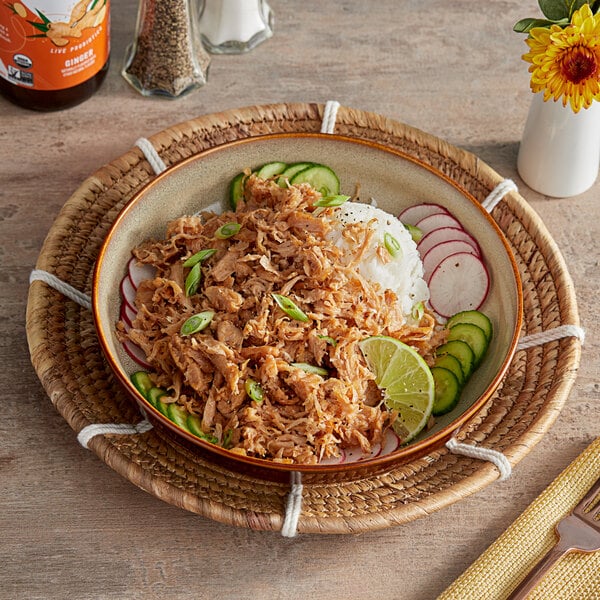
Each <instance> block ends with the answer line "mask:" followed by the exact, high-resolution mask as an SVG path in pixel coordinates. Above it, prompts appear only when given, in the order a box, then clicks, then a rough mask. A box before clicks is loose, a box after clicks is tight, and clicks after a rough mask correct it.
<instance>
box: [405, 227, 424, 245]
mask: <svg viewBox="0 0 600 600" xmlns="http://www.w3.org/2000/svg"><path fill="white" fill-rule="evenodd" d="M404 227H405V229H406V230H407V231H408V233H410V236H411V237H412V239H413V241H414V242H415V244H418V243H419V242H420V241H421V239H422V237H423V232H422V231H421V230H420V229H419V228H418V227H415V226H414V225H408V224H407V223H404Z"/></svg>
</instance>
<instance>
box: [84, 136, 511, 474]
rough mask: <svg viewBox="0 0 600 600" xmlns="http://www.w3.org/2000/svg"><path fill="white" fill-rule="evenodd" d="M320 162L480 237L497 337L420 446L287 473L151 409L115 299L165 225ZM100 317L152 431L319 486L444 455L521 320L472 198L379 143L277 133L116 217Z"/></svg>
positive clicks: (363, 192) (157, 185)
mask: <svg viewBox="0 0 600 600" xmlns="http://www.w3.org/2000/svg"><path fill="white" fill-rule="evenodd" d="M275 160H278V161H284V162H290V163H291V162H299V161H310V162H321V163H324V164H327V165H329V166H330V167H331V168H332V169H334V171H335V172H336V173H337V175H338V176H339V178H340V181H341V186H342V192H343V193H347V194H352V193H353V192H354V190H355V188H356V186H357V184H358V185H359V186H360V197H361V199H362V200H363V201H368V200H370V199H371V198H373V199H375V200H376V202H377V206H379V207H380V208H382V209H384V210H386V211H388V212H390V213H392V214H399V213H400V211H401V210H402V209H403V208H405V207H407V206H409V205H412V204H416V203H419V202H436V203H438V204H441V205H442V206H445V207H447V208H448V209H449V210H450V211H451V212H452V213H453V214H454V215H455V216H456V217H457V218H458V219H459V220H460V222H461V223H462V225H463V227H464V228H465V229H466V230H467V231H469V232H470V233H471V235H473V236H474V237H475V238H476V239H477V241H478V243H479V245H480V247H481V251H482V255H483V257H484V259H485V261H486V265H487V267H488V270H489V274H490V281H491V285H490V289H489V294H488V296H487V299H486V301H485V304H484V305H483V306H482V307H481V310H482V311H483V312H485V313H486V314H487V315H488V316H489V317H490V319H491V320H492V323H493V325H494V332H495V335H494V338H493V340H492V342H491V344H490V347H489V349H488V353H487V355H486V358H485V360H484V361H483V363H482V364H481V365H480V367H479V368H478V369H477V371H476V372H475V373H474V375H473V376H472V377H471V379H470V380H469V382H468V384H467V385H466V387H465V388H464V389H463V392H462V394H461V399H460V402H459V404H458V406H457V407H456V408H455V409H454V410H453V411H452V412H450V413H448V414H447V415H444V416H442V417H438V418H436V422H435V425H434V426H433V427H432V428H431V429H429V430H428V431H426V432H423V433H421V434H420V435H419V436H418V437H417V438H416V439H415V440H414V441H413V442H411V443H410V444H408V445H406V446H401V447H398V448H394V447H391V448H389V449H386V448H384V449H383V450H382V451H380V452H379V453H378V454H377V455H376V456H370V457H363V456H356V455H351V454H348V455H347V456H346V457H345V460H344V461H343V462H339V461H337V462H335V463H333V464H318V465H285V464H280V463H275V462H273V461H269V460H263V459H259V458H251V457H244V456H240V455H237V454H234V453H232V452H230V451H228V450H225V449H223V448H221V447H217V446H215V445H212V444H210V443H207V442H205V441H203V440H201V439H200V438H198V437H196V436H194V435H192V434H191V433H189V432H188V431H186V430H184V429H182V428H180V427H178V426H177V425H175V423H173V422H171V421H170V420H169V419H167V418H166V417H165V416H163V415H162V414H161V413H160V412H159V411H157V410H156V409H155V408H154V407H153V406H151V405H150V404H149V403H148V402H147V401H146V400H145V399H144V398H143V397H142V396H141V395H140V394H139V393H138V391H137V390H136V388H135V387H134V386H133V385H132V383H131V381H130V374H131V373H132V372H133V371H135V370H138V369H139V367H138V366H137V365H136V364H135V363H134V362H133V361H132V360H131V359H130V357H129V355H128V354H127V353H126V352H124V350H123V347H122V345H121V343H120V342H119V341H118V340H117V337H116V334H115V324H116V323H117V321H118V320H119V311H120V306H121V298H120V297H119V293H118V292H117V290H118V289H119V283H120V281H121V280H122V278H123V276H124V274H125V271H126V265H127V262H128V261H129V259H130V258H131V249H132V248H133V247H134V246H136V245H138V244H139V243H140V242H142V241H143V240H145V239H147V238H150V237H154V238H160V237H163V236H164V232H165V227H166V224H167V223H168V222H169V221H170V220H173V219H175V218H177V217H179V216H182V215H186V214H193V213H195V212H197V211H198V210H200V209H202V208H204V207H206V206H208V205H211V204H214V203H215V202H221V203H222V205H223V207H226V206H227V190H228V186H229V182H230V181H231V179H232V177H233V176H235V175H236V174H237V173H239V172H240V171H241V170H243V169H244V168H246V167H250V168H254V167H257V166H259V165H261V164H264V163H267V162H270V161H275ZM92 301H93V314H94V320H95V324H96V328H97V332H98V336H99V339H100V343H101V346H102V349H103V351H104V354H105V356H106V358H107V360H108V362H109V364H110V366H111V368H112V370H113V371H114V373H115V375H116V376H117V378H118V379H119V380H120V382H121V383H122V384H123V386H124V388H125V390H126V391H127V393H128V394H129V395H130V396H131V397H132V398H133V399H134V400H135V401H136V402H137V403H138V405H139V406H140V407H141V408H142V410H143V411H144V412H145V413H146V414H147V415H148V417H149V418H150V419H151V421H152V422H153V424H155V425H156V426H158V427H160V428H161V430H162V431H164V432H166V433H167V435H170V436H171V437H172V438H173V439H174V440H176V441H178V442H180V443H181V444H183V445H185V446H187V447H188V448H190V449H191V450H192V451H193V452H199V453H200V454H201V455H202V456H203V457H204V458H206V459H208V460H211V461H214V462H218V463H222V464H224V465H225V466H226V468H230V469H235V470H237V471H241V472H244V473H250V474H255V475H257V476H259V477H262V478H267V479H275V480H282V479H287V478H288V477H289V474H290V472H293V471H296V472H302V473H304V474H305V476H306V477H309V478H310V477H312V479H313V480H318V479H320V478H327V479H328V480H332V479H336V478H337V479H350V478H356V477H361V476H364V475H367V474H369V475H370V474H374V473H376V472H382V471H385V470H387V469H390V468H391V467H392V466H394V465H396V464H398V463H405V462H408V461H411V460H414V459H415V458H416V457H419V456H423V455H425V454H427V453H429V452H431V451H433V450H434V449H436V448H439V447H440V446H441V445H442V444H443V443H444V442H445V441H447V440H448V438H449V437H450V436H451V435H452V433H453V432H454V431H455V430H456V429H457V428H459V427H460V426H461V425H462V424H463V423H465V422H466V421H467V420H468V419H470V418H471V417H472V416H473V415H475V414H476V413H477V412H478V411H479V410H480V409H481V407H482V406H483V405H484V404H485V403H486V401H487V400H488V399H489V398H490V397H491V396H492V394H493V393H494V391H495V389H496V388H497V386H498V385H499V383H500V381H501V379H502V377H503V375H504V373H505V372H506V370H507V368H508V366H509V364H510V361H511V359H512V356H513V354H514V352H515V349H516V344H517V340H518V335H519V331H520V327H521V321H522V290H521V282H520V279H519V273H518V268H517V265H516V263H515V259H514V257H513V255H512V253H511V251H510V248H509V246H508V243H507V241H506V239H505V238H504V236H503V234H502V232H501V231H500V229H499V228H498V226H497V225H496V223H495V222H494V220H493V219H492V218H491V217H490V215H489V214H488V213H487V212H486V211H485V210H484V209H483V208H482V207H481V206H480V204H479V202H477V201H476V200H475V199H474V198H473V197H472V196H471V195H470V194H469V193H468V192H467V191H466V190H464V189H462V188H461V187H460V186H459V185H458V184H457V183H455V182H453V181H452V180H451V179H449V178H448V177H446V176H445V175H443V174H442V173H440V172H438V171H436V170H435V169H433V168H431V167H430V166H428V165H425V164H424V163H421V162H419V161H418V160H416V159H414V158H412V157H409V156H407V155H405V154H402V153H400V152H398V151H396V150H392V149H390V148H388V147H386V146H383V145H379V144H377V143H373V142H367V141H361V140H358V139H354V138H345V137H341V136H336V135H322V134H273V135H266V136H261V137H254V138H247V139H244V140H239V141H235V142H232V143H229V144H224V145H222V146H218V147H215V148H212V149H210V150H207V151H205V152H202V153H200V154H197V155H195V156H193V157H191V158H189V159H187V160H184V161H182V162H180V163H178V164H176V165H174V166H173V167H171V168H169V169H168V170H167V171H165V172H164V173H162V174H161V175H159V176H157V177H156V178H155V179H154V180H153V181H152V182H151V183H149V184H148V185H147V186H146V187H144V188H143V189H142V190H140V191H139V192H138V193H137V194H136V195H135V196H134V197H133V198H132V200H131V201H130V202H129V203H128V204H127V206H125V208H124V209H123V210H122V211H121V213H120V214H119V215H118V217H117V219H116V220H115V222H114V224H113V226H112V227H111V229H110V231H109V233H108V235H107V237H106V239H105V241H104V243H103V245H102V248H101V251H100V253H99V256H98V260H97V264H96V268H95V272H94V283H93V294H92Z"/></svg>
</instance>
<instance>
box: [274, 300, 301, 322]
mask: <svg viewBox="0 0 600 600" xmlns="http://www.w3.org/2000/svg"><path fill="white" fill-rule="evenodd" d="M271 296H273V299H274V300H275V302H277V304H278V306H279V308H281V310H282V311H283V312H284V313H285V314H286V315H287V316H288V317H291V318H292V319H294V320H295V321H302V322H303V323H306V322H307V321H308V317H307V316H306V315H305V314H304V313H303V312H302V310H301V309H300V308H298V307H297V306H296V305H295V304H294V302H292V300H290V299H289V298H286V297H285V296H282V295H281V294H271Z"/></svg>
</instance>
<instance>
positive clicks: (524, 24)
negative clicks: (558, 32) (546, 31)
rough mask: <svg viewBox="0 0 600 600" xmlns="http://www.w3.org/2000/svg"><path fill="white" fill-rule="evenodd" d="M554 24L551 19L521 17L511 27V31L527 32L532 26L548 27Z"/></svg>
mask: <svg viewBox="0 0 600 600" xmlns="http://www.w3.org/2000/svg"><path fill="white" fill-rule="evenodd" d="M550 25H554V23H553V22H552V21H547V20H546V19H521V20H520V21H519V22H518V23H516V24H515V26H514V27H513V31H516V32H517V33H529V32H530V31H531V30H532V29H533V28H534V27H550Z"/></svg>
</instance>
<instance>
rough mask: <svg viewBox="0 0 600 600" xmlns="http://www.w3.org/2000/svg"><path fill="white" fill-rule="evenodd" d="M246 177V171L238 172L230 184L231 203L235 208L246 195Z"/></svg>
mask: <svg viewBox="0 0 600 600" xmlns="http://www.w3.org/2000/svg"><path fill="white" fill-rule="evenodd" d="M245 178H246V174H245V173H243V172H242V173H238V174H237V175H236V176H235V177H234V178H233V179H232V180H231V183H230V184H229V204H230V205H231V208H232V209H233V210H235V209H236V208H237V205H238V202H239V201H240V200H241V199H242V198H243V197H244V180H245Z"/></svg>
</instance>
